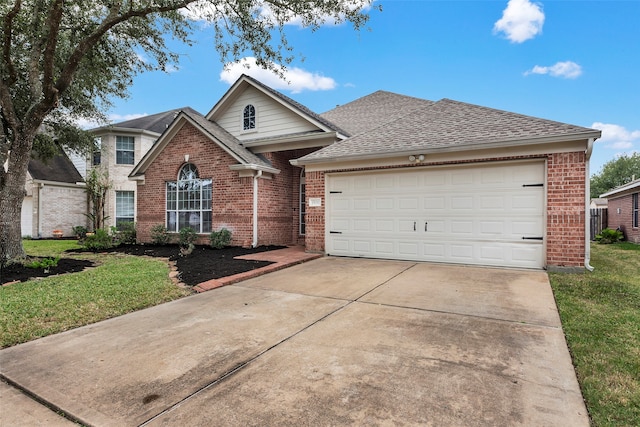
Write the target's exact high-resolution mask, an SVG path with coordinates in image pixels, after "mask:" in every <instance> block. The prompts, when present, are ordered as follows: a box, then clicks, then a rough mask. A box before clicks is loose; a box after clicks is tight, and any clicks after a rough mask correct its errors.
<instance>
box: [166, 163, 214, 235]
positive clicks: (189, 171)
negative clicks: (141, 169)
mask: <svg viewBox="0 0 640 427" xmlns="http://www.w3.org/2000/svg"><path fill="white" fill-rule="evenodd" d="M166 200H167V230H169V232H174V233H176V232H179V231H180V230H181V229H183V228H185V227H191V228H193V229H194V230H195V232H196V233H209V232H210V231H211V179H200V177H199V175H198V169H197V168H196V166H195V165H194V164H192V163H187V164H186V165H184V166H183V167H182V168H181V169H180V172H179V173H178V180H177V181H169V182H167V199H166Z"/></svg>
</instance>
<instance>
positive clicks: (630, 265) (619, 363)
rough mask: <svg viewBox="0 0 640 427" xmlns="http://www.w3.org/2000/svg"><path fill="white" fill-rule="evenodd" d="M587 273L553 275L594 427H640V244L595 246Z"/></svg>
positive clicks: (554, 286)
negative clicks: (590, 270) (590, 269)
mask: <svg viewBox="0 0 640 427" xmlns="http://www.w3.org/2000/svg"><path fill="white" fill-rule="evenodd" d="M591 265H593V266H594V267H595V270H594V271H593V272H591V273H585V274H561V273H552V274H549V277H550V280H551V286H552V287H553V291H554V294H555V298H556V302H557V304H558V309H559V311H560V317H561V319H562V327H563V329H564V332H565V335H566V338H567V342H568V344H569V349H570V350H571V356H572V358H573V364H574V366H575V368H576V373H577V375H578V381H579V382H580V387H581V389H582V394H583V396H584V398H585V401H586V404H587V408H588V409H589V414H590V415H591V419H592V422H593V425H594V426H638V425H640V245H634V244H632V243H617V244H613V245H599V244H592V245H591Z"/></svg>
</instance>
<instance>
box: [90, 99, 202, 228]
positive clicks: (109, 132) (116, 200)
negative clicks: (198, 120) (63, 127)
mask: <svg viewBox="0 0 640 427" xmlns="http://www.w3.org/2000/svg"><path fill="white" fill-rule="evenodd" d="M181 110H184V111H190V112H192V113H195V114H197V113H196V112H195V110H192V109H190V108H189V107H186V108H184V109H177V110H170V111H165V112H163V113H158V114H152V115H149V116H144V117H140V118H137V119H133V120H128V121H125V122H120V123H115V124H112V125H108V126H103V127H99V128H95V129H91V130H90V132H92V133H93V134H94V135H95V136H96V139H97V142H98V146H99V150H97V151H96V152H95V153H94V155H93V157H92V158H91V159H90V160H89V161H88V164H87V168H86V170H90V169H91V168H92V167H99V168H101V169H102V170H104V171H106V172H107V173H108V176H109V180H110V181H111V183H112V187H111V189H110V190H109V192H108V194H107V198H106V203H105V216H106V217H107V219H106V220H105V227H110V226H115V225H119V224H121V223H123V222H135V220H136V211H135V206H136V184H135V182H132V181H129V180H128V178H127V177H128V175H129V173H131V171H132V170H133V168H134V166H135V164H136V163H138V162H139V161H140V159H141V158H142V157H143V156H144V155H145V154H146V153H147V151H149V149H150V148H151V146H152V145H153V144H154V143H155V142H156V140H157V139H158V137H159V136H160V135H161V134H162V132H164V131H165V130H166V128H167V126H168V125H169V124H170V123H171V122H172V121H173V119H174V118H175V116H176V115H177V113H178V112H179V111H181ZM85 176H86V175H85Z"/></svg>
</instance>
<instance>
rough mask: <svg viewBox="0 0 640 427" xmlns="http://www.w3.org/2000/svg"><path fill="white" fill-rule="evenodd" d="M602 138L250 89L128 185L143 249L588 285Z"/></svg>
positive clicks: (402, 103)
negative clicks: (214, 236) (157, 237)
mask: <svg viewBox="0 0 640 427" xmlns="http://www.w3.org/2000/svg"><path fill="white" fill-rule="evenodd" d="M599 137H600V131H598V130H595V129H588V128H584V127H580V126H574V125H570V124H565V123H558V122H554V121H550V120H545V119H540V118H535V117H529V116H524V115H520V114H515V113H510V112H506V111H500V110H495V109H491V108H486V107H481V106H477V105H471V104H466V103H463V102H458V101H453V100H449V99H442V100H440V101H437V102H433V101H428V100H423V99H418V98H414V97H410V96H404V95H399V94H394V93H390V92H384V91H378V92H375V93H373V94H370V95H368V96H365V97H363V98H360V99H357V100H355V101H353V102H351V103H349V104H346V105H342V106H338V107H336V108H335V109H333V110H331V111H328V112H326V113H324V114H316V113H314V112H312V111H310V110H309V109H308V108H306V107H304V106H302V105H300V104H299V103H297V102H296V101H294V100H292V99H290V98H289V97H287V96H285V95H283V94H281V93H280V92H277V91H275V90H273V89H271V88H269V87H268V86H266V85H264V84H262V83H260V82H259V81H257V80H255V79H253V78H251V77H249V76H246V75H244V76H241V77H240V78H239V79H238V80H237V81H236V82H235V83H234V84H233V85H232V86H231V88H230V89H229V90H228V91H227V93H225V94H224V96H223V97H222V98H221V99H220V100H219V101H218V102H217V103H216V104H215V105H214V107H213V108H212V110H211V111H210V112H209V113H208V114H207V115H206V116H201V115H199V114H196V113H194V112H190V111H181V112H180V113H178V115H177V116H176V119H175V120H174V121H173V122H172V124H171V125H170V126H169V127H168V129H167V130H166V131H165V133H163V134H162V136H161V137H160V138H159V140H158V142H157V143H156V144H155V145H154V146H153V147H152V148H151V150H150V151H149V152H148V153H147V155H145V156H144V158H143V159H142V160H141V161H140V163H138V165H137V166H135V167H134V168H133V171H132V172H131V174H130V175H129V177H130V179H131V180H134V181H136V183H137V189H138V238H139V240H141V241H143V242H148V241H150V240H151V235H150V229H151V228H152V227H153V226H154V225H157V224H163V225H165V226H166V227H167V228H168V229H169V230H170V231H171V232H173V233H175V232H178V231H179V230H180V229H181V228H183V227H186V226H190V227H192V228H194V229H195V230H196V231H197V232H198V233H199V235H200V242H202V243H205V242H206V241H207V237H208V234H209V232H210V231H211V230H218V229H220V228H223V227H224V228H227V229H229V230H230V231H231V232H232V236H233V242H232V243H233V244H235V245H243V246H248V245H263V244H301V245H305V246H306V250H307V251H312V252H321V253H326V254H329V255H341V256H355V257H371V258H384V259H406V260H418V261H435V262H446V263H461V264H476V265H491V266H508V267H524V268H552V269H561V270H578V269H583V268H584V267H587V268H590V266H589V245H588V238H589V236H588V234H589V228H588V227H589V225H588V221H586V218H587V215H588V208H589V200H588V194H589V170H588V169H589V157H590V155H591V150H592V148H593V143H594V141H595V140H596V139H597V138H599Z"/></svg>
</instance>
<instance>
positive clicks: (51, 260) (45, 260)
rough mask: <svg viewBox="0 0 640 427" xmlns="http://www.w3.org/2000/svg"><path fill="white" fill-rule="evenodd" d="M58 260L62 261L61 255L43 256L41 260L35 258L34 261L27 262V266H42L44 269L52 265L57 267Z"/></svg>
mask: <svg viewBox="0 0 640 427" xmlns="http://www.w3.org/2000/svg"><path fill="white" fill-rule="evenodd" d="M58 261H60V257H55V258H51V257H48V258H42V259H39V260H35V261H32V262H30V263H27V264H25V265H24V266H25V267H28V268H42V269H44V270H48V269H50V268H51V267H57V266H58Z"/></svg>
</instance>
